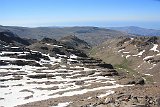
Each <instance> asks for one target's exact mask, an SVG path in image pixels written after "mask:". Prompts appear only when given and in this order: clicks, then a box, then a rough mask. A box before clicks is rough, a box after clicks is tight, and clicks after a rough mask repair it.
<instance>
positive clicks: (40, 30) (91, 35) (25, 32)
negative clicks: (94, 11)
mask: <svg viewBox="0 0 160 107" xmlns="http://www.w3.org/2000/svg"><path fill="white" fill-rule="evenodd" d="M8 30H9V31H11V32H13V33H14V34H16V35H18V36H19V37H21V38H29V39H30V38H31V39H38V40H40V39H42V38H44V37H48V38H52V39H57V40H59V39H60V38H61V37H65V36H69V35H76V36H77V37H78V38H80V39H82V40H85V41H86V42H88V43H89V44H92V45H97V44H99V43H102V42H103V41H104V40H106V39H108V38H113V37H120V36H129V34H127V33H124V32H120V31H115V30H111V29H106V28H99V27H91V26H88V27H87V26H85V27H78V26H77V27H37V28H28V27H16V26H0V32H1V31H8Z"/></svg>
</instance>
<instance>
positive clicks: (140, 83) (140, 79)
mask: <svg viewBox="0 0 160 107" xmlns="http://www.w3.org/2000/svg"><path fill="white" fill-rule="evenodd" d="M135 84H136V85H138V84H139V85H144V84H145V81H144V79H143V78H138V79H137V80H136V83H135Z"/></svg>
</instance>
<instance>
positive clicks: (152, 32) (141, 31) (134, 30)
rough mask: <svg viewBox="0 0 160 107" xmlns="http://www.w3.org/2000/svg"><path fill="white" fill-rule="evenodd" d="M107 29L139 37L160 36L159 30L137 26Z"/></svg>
mask: <svg viewBox="0 0 160 107" xmlns="http://www.w3.org/2000/svg"><path fill="white" fill-rule="evenodd" d="M109 29H113V30H117V31H122V32H126V33H130V34H135V35H141V36H160V30H156V29H147V28H141V27H137V26H126V27H109Z"/></svg>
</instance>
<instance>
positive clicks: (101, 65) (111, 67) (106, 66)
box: [97, 63, 114, 69]
mask: <svg viewBox="0 0 160 107" xmlns="http://www.w3.org/2000/svg"><path fill="white" fill-rule="evenodd" d="M97 66H99V67H103V68H109V69H114V68H113V66H112V65H111V64H106V63H100V64H97Z"/></svg>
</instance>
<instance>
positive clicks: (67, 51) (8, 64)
mask: <svg viewBox="0 0 160 107" xmlns="http://www.w3.org/2000/svg"><path fill="white" fill-rule="evenodd" d="M0 34H1V35H0V37H1V38H0V107H14V106H15V107H159V106H160V88H159V81H158V80H159V78H158V76H159V72H158V70H159V69H158V67H159V65H158V64H159V59H158V58H159V57H158V56H159V38H157V37H151V38H150V37H142V38H139V37H138V38H137V37H134V38H126V37H120V38H118V39H117V38H115V39H109V40H108V41H107V42H105V43H103V44H102V45H100V46H97V47H94V48H93V49H92V50H91V51H90V56H89V53H87V54H86V52H89V50H90V49H91V46H90V45H88V44H87V42H85V41H83V40H80V39H79V38H77V37H76V36H68V37H64V38H62V39H60V41H57V40H55V39H50V38H43V39H42V40H39V41H37V40H30V39H23V38H20V37H18V36H17V35H16V34H14V33H12V32H10V31H7V32H2V33H0ZM17 38H18V39H17ZM151 55H152V57H151ZM91 56H93V57H91ZM100 58H101V59H100ZM111 58H112V59H111ZM148 58H152V59H148ZM134 59H135V60H134ZM102 60H103V61H105V62H103V61H102ZM132 60H133V61H135V62H133V61H132ZM106 62H107V63H106ZM131 62H133V63H132V64H133V65H132V64H130V63H131ZM110 63H112V64H113V65H111V64H110ZM136 64H137V65H136ZM139 65H141V66H139ZM134 67H135V68H134ZM147 67H148V68H147ZM153 77H154V78H153Z"/></svg>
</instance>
